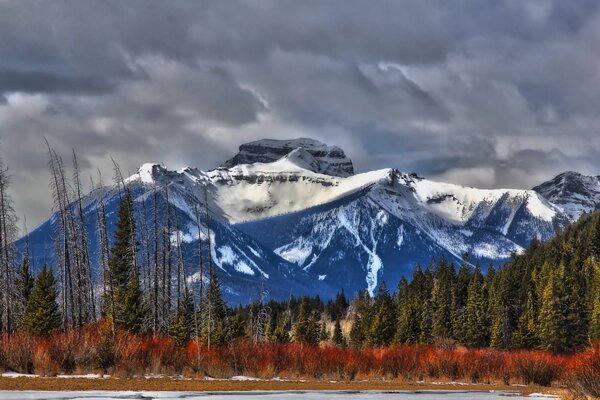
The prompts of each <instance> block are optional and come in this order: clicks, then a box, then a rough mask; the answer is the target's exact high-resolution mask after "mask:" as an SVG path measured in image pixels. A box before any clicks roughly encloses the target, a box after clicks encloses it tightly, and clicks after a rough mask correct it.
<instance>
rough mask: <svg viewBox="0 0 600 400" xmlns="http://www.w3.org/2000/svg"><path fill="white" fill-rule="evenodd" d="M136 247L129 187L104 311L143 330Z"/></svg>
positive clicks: (130, 327) (129, 326) (127, 326)
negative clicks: (109, 290) (110, 290)
mask: <svg viewBox="0 0 600 400" xmlns="http://www.w3.org/2000/svg"><path fill="white" fill-rule="evenodd" d="M136 248H137V242H136V226H135V219H134V215H133V199H132V197H131V193H130V191H129V190H125V194H124V196H123V198H122V199H121V203H120V204H119V214H118V220H117V224H116V229H115V242H114V245H113V247H112V249H111V256H110V259H109V262H108V265H109V279H110V280H111V282H110V283H111V284H110V285H109V287H110V288H111V289H112V292H110V293H108V298H106V299H105V303H104V306H105V309H104V314H105V315H108V316H111V317H112V319H113V320H114V323H115V325H116V326H119V327H122V328H124V329H127V330H129V331H131V332H134V333H139V332H141V331H142V328H143V322H144V319H145V316H146V308H145V305H144V296H143V293H142V291H141V289H140V284H139V271H138V270H137V262H136V257H137V254H136V253H137V250H136ZM113 313H114V315H112V314H113Z"/></svg>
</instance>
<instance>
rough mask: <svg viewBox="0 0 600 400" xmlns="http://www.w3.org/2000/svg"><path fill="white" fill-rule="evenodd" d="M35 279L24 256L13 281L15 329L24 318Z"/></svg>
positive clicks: (27, 258) (20, 324)
mask: <svg viewBox="0 0 600 400" xmlns="http://www.w3.org/2000/svg"><path fill="white" fill-rule="evenodd" d="M34 284H35V279H34V278H33V274H32V272H31V267H30V264H29V256H28V255H27V254H26V255H25V257H24V258H23V261H22V262H21V265H20V266H19V270H18V271H17V277H16V279H15V289H16V290H15V294H16V299H15V300H16V304H15V305H16V311H17V328H19V327H21V326H22V324H23V317H24V316H25V307H27V303H28V302H29V297H30V296H31V292H32V290H33V286H34Z"/></svg>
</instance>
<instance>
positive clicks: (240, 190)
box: [29, 139, 571, 302]
mask: <svg viewBox="0 0 600 400" xmlns="http://www.w3.org/2000/svg"><path fill="white" fill-rule="evenodd" d="M243 162H249V163H243ZM324 172H326V173H324ZM126 182H127V183H128V184H129V185H131V188H132V190H133V191H134V194H135V204H136V212H137V213H138V219H139V221H140V223H139V224H138V226H139V228H140V243H142V244H143V242H144V240H143V239H144V234H145V233H144V232H146V231H145V229H148V228H149V227H148V223H147V221H151V220H152V215H151V212H152V211H151V210H153V206H154V200H153V199H154V191H155V190H156V191H157V198H158V203H157V210H159V211H158V212H159V220H160V221H166V215H167V210H169V209H170V210H171V214H169V215H170V221H171V222H170V224H171V226H170V231H169V234H170V236H171V242H172V243H174V244H173V245H174V246H176V244H177V240H176V237H177V232H179V238H180V239H181V240H180V241H181V242H182V244H181V247H182V253H183V256H184V260H185V265H186V269H187V275H188V276H190V279H192V280H194V279H198V277H199V276H198V273H197V271H198V267H197V266H198V263H199V258H198V249H199V242H198V241H199V240H202V242H203V246H204V247H203V248H204V250H203V258H204V260H205V261H206V260H207V259H208V250H207V247H206V242H207V240H206V239H207V238H208V236H207V232H208V229H207V220H206V217H205V216H204V214H205V212H204V210H205V208H206V207H208V210H209V213H210V216H211V225H210V235H211V242H212V243H211V244H212V248H211V256H212V260H213V261H214V265H215V267H216V271H217V272H218V274H219V275H220V277H221V280H222V282H223V287H224V289H225V292H226V295H227V298H228V299H229V300H230V301H232V302H248V301H250V300H251V299H252V298H256V296H257V295H258V292H259V289H261V288H262V289H264V290H265V291H266V292H267V294H268V295H269V296H270V297H274V298H283V297H286V296H289V294H292V293H293V294H297V295H302V294H315V293H319V294H321V295H322V296H323V297H331V296H333V295H334V294H335V292H336V291H337V290H339V289H340V288H344V289H345V290H346V291H347V292H348V293H353V292H355V291H356V290H359V289H364V288H366V289H368V290H369V291H371V292H373V291H374V290H375V289H376V287H377V286H378V285H379V283H380V282H381V281H382V280H387V281H389V282H390V283H391V282H393V283H395V282H397V280H398V279H399V278H400V276H402V275H410V273H411V272H412V270H413V268H414V265H415V263H422V264H427V263H429V261H430V260H431V258H432V257H442V256H444V257H446V258H447V259H449V260H451V261H455V262H460V261H461V259H462V257H463V254H464V253H469V254H470V255H471V261H472V262H480V263H482V264H483V266H484V267H487V265H488V264H489V263H492V262H493V263H500V262H503V261H505V260H506V259H508V258H509V257H510V256H511V254H512V253H514V252H520V251H522V249H523V248H524V247H526V246H527V245H528V244H529V242H530V241H531V240H532V239H534V238H537V239H541V240H546V239H549V238H551V237H553V236H554V234H555V232H556V231H557V230H558V229H560V228H562V227H564V226H566V225H567V224H568V223H569V220H570V218H571V217H570V216H569V215H568V214H567V213H565V212H564V211H563V208H564V207H563V208H561V207H558V206H556V205H554V204H552V203H551V202H549V201H547V200H546V199H545V198H544V197H543V196H542V194H541V191H539V190H538V191H533V190H512V189H498V190H480V189H475V188H467V187H462V186H458V185H452V184H446V183H440V182H434V181H430V180H427V179H423V178H420V177H418V176H417V175H415V174H405V173H402V172H400V171H398V170H395V169H382V170H378V171H372V172H367V173H361V174H354V173H353V167H352V162H351V161H350V160H349V159H348V158H347V157H346V156H345V154H344V152H343V151H342V150H341V149H339V148H337V147H335V146H327V145H325V144H322V143H319V142H317V141H314V140H309V139H297V140H291V141H283V142H282V141H273V140H263V141H258V142H253V143H250V144H246V145H242V146H240V153H239V154H238V155H236V156H235V157H234V158H233V159H231V160H229V161H227V162H226V163H225V164H224V166H222V167H219V168H217V169H215V170H211V171H207V172H205V171H201V170H199V169H197V168H184V169H182V170H179V171H169V170H167V169H166V168H165V167H164V166H161V165H158V164H144V165H143V166H142V167H141V168H140V169H139V171H138V172H137V173H136V174H134V175H133V176H131V177H129V178H128V179H127V180H126ZM101 197H102V198H103V199H104V202H105V203H106V204H107V210H108V220H109V221H108V222H109V226H110V227H111V228H110V229H111V230H112V225H113V224H114V222H115V218H116V212H115V211H116V209H117V204H118V199H119V193H118V191H117V190H116V189H115V188H106V189H104V190H103V191H100V190H99V191H95V192H92V193H90V194H89V195H88V196H86V197H85V199H84V203H85V205H86V208H85V212H86V221H87V225H88V226H87V228H88V232H89V236H90V242H91V246H92V247H93V254H92V256H93V259H94V260H97V258H98V257H97V251H96V248H97V247H98V234H97V227H96V222H95V221H96V210H97V206H98V200H99V199H100V198H101ZM205 198H206V200H207V201H208V204H205ZM197 210H201V214H202V215H201V217H200V219H201V227H200V230H199V229H198V227H197V215H196V212H197ZM144 221H146V222H144ZM55 222H56V221H55V218H54V217H52V218H50V219H49V220H48V221H46V222H45V223H44V224H42V225H41V226H40V227H38V228H37V229H36V230H35V231H33V232H32V233H31V235H30V238H29V240H30V245H31V248H32V249H33V251H34V256H35V257H37V261H38V263H39V262H42V260H43V259H44V258H46V259H47V260H48V261H50V262H52V261H53V256H52V253H53V249H54V243H53V237H54V235H53V232H54V224H55ZM199 231H200V232H199ZM140 253H141V254H140V258H141V260H140V263H141V265H150V264H151V263H150V261H149V260H144V259H143V257H144V254H146V253H147V252H144V251H141V252H140ZM146 258H147V256H146ZM94 264H95V265H94V266H95V274H96V276H97V277H99V276H100V275H101V274H100V272H99V271H98V266H97V264H98V263H97V262H95V263H94ZM194 274H195V275H194Z"/></svg>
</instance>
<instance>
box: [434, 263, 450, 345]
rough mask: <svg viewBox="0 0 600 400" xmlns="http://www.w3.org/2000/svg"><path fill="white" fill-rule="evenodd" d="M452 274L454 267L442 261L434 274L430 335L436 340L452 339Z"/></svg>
mask: <svg viewBox="0 0 600 400" xmlns="http://www.w3.org/2000/svg"><path fill="white" fill-rule="evenodd" d="M453 272H454V267H453V266H452V265H448V264H447V263H446V261H445V260H444V259H442V260H441V261H440V264H439V267H438V269H437V272H436V278H435V283H434V287H433V299H432V302H433V308H434V312H433V326H432V334H433V336H434V337H436V338H450V337H452V317H453V310H452V299H453V285H454V275H453Z"/></svg>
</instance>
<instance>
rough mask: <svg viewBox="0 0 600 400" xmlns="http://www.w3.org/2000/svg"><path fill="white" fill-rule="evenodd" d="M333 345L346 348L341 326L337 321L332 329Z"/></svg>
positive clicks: (337, 320)
mask: <svg viewBox="0 0 600 400" xmlns="http://www.w3.org/2000/svg"><path fill="white" fill-rule="evenodd" d="M333 343H334V344H335V345H336V346H337V347H342V348H344V347H346V346H347V343H346V338H345V337H344V334H343V333H342V325H341V324H340V320H339V319H336V320H335V326H334V328H333Z"/></svg>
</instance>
